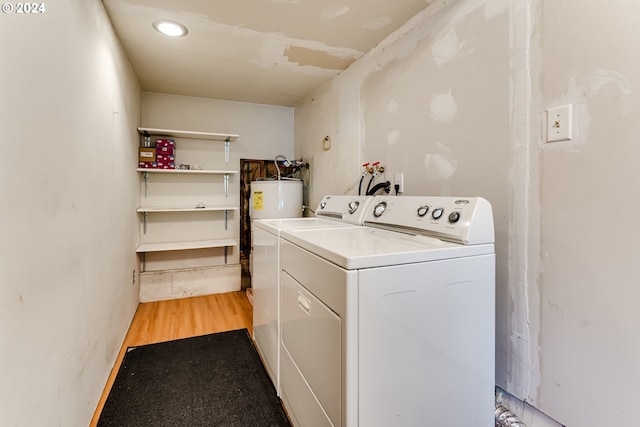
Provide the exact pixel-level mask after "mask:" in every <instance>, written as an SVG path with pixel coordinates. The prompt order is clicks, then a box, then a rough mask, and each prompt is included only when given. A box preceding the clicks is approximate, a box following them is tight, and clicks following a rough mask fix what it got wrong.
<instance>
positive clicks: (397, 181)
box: [393, 172, 404, 194]
mask: <svg viewBox="0 0 640 427" xmlns="http://www.w3.org/2000/svg"><path fill="white" fill-rule="evenodd" d="M393 183H394V187H396V186H397V187H396V188H397V192H398V194H400V193H404V173H402V172H399V173H397V174H395V176H394V182H393Z"/></svg>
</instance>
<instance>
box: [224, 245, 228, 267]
mask: <svg viewBox="0 0 640 427" xmlns="http://www.w3.org/2000/svg"><path fill="white" fill-rule="evenodd" d="M228 253H229V248H228V247H227V246H225V247H224V263H225V264H226V263H227V255H228Z"/></svg>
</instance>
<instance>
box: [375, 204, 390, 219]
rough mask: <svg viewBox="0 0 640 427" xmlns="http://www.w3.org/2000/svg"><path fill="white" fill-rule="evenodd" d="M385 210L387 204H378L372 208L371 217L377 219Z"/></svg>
mask: <svg viewBox="0 0 640 427" xmlns="http://www.w3.org/2000/svg"><path fill="white" fill-rule="evenodd" d="M385 210H387V202H380V203H378V204H377V205H375V206H374V207H373V216H375V217H376V218H378V217H379V216H381V215H382V214H383V213H384V211H385Z"/></svg>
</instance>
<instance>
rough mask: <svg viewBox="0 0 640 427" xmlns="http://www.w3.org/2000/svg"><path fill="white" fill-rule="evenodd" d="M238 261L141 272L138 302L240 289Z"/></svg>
mask: <svg viewBox="0 0 640 427" xmlns="http://www.w3.org/2000/svg"><path fill="white" fill-rule="evenodd" d="M240 288H241V268H240V264H226V265H219V266H213V267H197V268H187V269H178V270H162V271H146V272H143V273H141V274H140V302H151V301H162V300H169V299H178V298H188V297H195V296H201V295H211V294H220V293H226V292H235V291H239V290H240Z"/></svg>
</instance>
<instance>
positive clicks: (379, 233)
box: [281, 227, 494, 270]
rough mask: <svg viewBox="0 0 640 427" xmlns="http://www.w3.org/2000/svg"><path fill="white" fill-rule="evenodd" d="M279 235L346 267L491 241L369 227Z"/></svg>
mask: <svg viewBox="0 0 640 427" xmlns="http://www.w3.org/2000/svg"><path fill="white" fill-rule="evenodd" d="M281 237H282V238H283V239H285V240H287V241H289V242H291V243H294V244H295V245H297V246H299V247H301V248H303V249H306V250H308V251H310V252H312V253H315V254H316V255H319V256H320V257H322V258H324V259H326V260H328V261H330V262H332V263H334V264H336V265H339V266H340V267H342V268H345V269H347V270H355V269H361V268H373V267H383V266H391V265H400V264H411V263H417V262H427V261H436V260H444V259H453V258H462V257H468V256H476V255H486V254H493V253H494V246H493V244H481V245H470V246H468V245H463V244H459V243H453V242H447V241H443V240H440V239H437V238H434V237H428V236H422V235H415V234H407V233H401V232H396V231H389V230H384V229H378V228H373V227H353V228H343V229H335V228H333V229H325V230H322V229H315V230H311V229H310V230H283V231H282V233H281Z"/></svg>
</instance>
